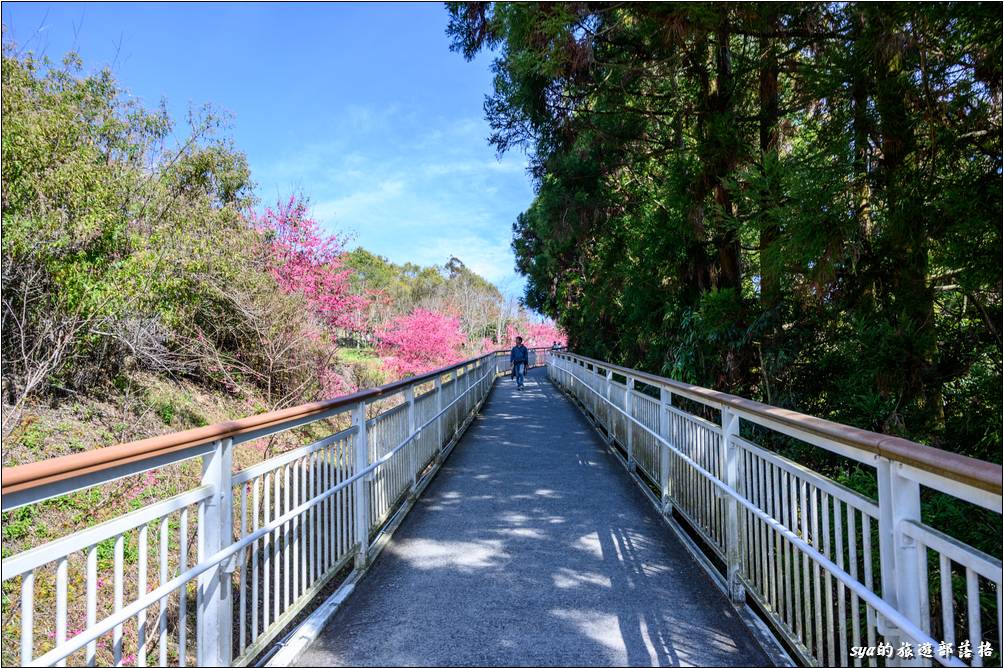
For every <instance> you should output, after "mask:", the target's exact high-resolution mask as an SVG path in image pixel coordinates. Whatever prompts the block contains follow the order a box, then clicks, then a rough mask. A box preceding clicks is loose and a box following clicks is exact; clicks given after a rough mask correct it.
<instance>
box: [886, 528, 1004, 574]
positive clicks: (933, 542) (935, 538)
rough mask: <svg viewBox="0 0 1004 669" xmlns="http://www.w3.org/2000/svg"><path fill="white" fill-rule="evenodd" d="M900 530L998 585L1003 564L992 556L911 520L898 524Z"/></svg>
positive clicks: (1003, 567)
mask: <svg viewBox="0 0 1004 669" xmlns="http://www.w3.org/2000/svg"><path fill="white" fill-rule="evenodd" d="M900 530H901V531H902V532H903V534H906V535H908V536H910V537H913V538H914V539H916V540H917V541H919V542H920V543H922V544H924V545H925V546H927V547H928V548H931V549H933V550H935V551H937V552H938V553H941V554H942V555H945V556H947V557H948V558H950V559H951V560H952V561H953V562H956V563H958V564H960V565H962V566H964V567H968V568H970V569H972V570H973V571H974V572H976V573H977V574H979V575H980V576H982V577H983V578H985V579H987V580H988V581H993V582H994V583H998V584H999V583H1000V582H1001V575H1002V573H1004V564H1002V563H1001V561H1000V560H998V559H997V558H995V557H993V556H992V555H987V554H986V553H984V552H983V551H981V550H980V549H978V548H974V547H973V546H970V545H968V544H964V543H962V542H961V541H959V540H958V539H955V538H953V537H950V536H948V535H947V534H945V533H944V532H940V531H938V530H936V529H934V528H933V527H930V526H929V525H924V524H923V523H918V522H916V521H913V520H907V521H903V522H902V523H901V524H900Z"/></svg>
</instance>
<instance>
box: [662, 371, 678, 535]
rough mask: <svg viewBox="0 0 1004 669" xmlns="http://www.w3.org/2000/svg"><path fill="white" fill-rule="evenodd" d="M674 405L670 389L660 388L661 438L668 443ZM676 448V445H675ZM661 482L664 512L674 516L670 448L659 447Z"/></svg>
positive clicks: (665, 446)
mask: <svg viewBox="0 0 1004 669" xmlns="http://www.w3.org/2000/svg"><path fill="white" fill-rule="evenodd" d="M672 404H673V393H672V392H670V391H669V389H668V388H659V436H660V437H662V438H663V439H665V440H666V441H667V442H668V443H671V444H672V443H673V442H672V440H671V435H670V430H671V426H672V415H673V414H672V413H670V411H669V407H670V406H672ZM673 445H674V446H675V445H676V444H673ZM659 455H660V458H659V482H660V483H661V484H662V512H663V514H665V515H667V516H670V515H672V514H673V491H672V488H671V487H670V483H669V446H667V445H666V444H660V445H659Z"/></svg>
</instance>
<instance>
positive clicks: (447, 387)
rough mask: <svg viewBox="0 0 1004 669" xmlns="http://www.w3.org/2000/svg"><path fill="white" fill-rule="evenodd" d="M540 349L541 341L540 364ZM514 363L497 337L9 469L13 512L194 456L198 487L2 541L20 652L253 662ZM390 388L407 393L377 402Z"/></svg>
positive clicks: (357, 560)
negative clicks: (374, 384) (238, 455)
mask: <svg viewBox="0 0 1004 669" xmlns="http://www.w3.org/2000/svg"><path fill="white" fill-rule="evenodd" d="M546 357H547V354H546V353H544V352H543V351H532V354H531V364H532V365H539V364H543V363H544V361H545V359H546ZM508 368H509V363H508V354H507V353H504V352H496V353H489V354H486V355H483V356H481V357H478V358H474V359H471V360H468V361H465V362H463V363H460V364H457V365H454V366H452V367H450V368H444V369H442V370H437V371H436V372H432V373H430V374H427V375H424V376H422V377H419V378H416V379H411V380H406V381H402V382H398V383H395V384H390V385H388V386H384V387H382V388H378V389H374V390H371V391H364V392H361V393H357V394H356V395H352V396H348V397H346V398H338V399H336V400H331V401H328V402H322V403H315V404H313V405H304V406H303V407H297V408H295V409H291V410H284V411H280V412H274V413H273V414H265V415H262V416H258V417H252V418H249V419H243V420H242V421H236V422H233V423H226V424H219V425H216V426H210V427H208V428H199V429H196V430H191V431H188V432H185V433H176V434H174V435H166V436H165V437H159V438H154V439H150V440H144V441H143V442H135V443H133V444H126V445H122V446H115V447H110V448H108V449H99V451H94V452H88V453H84V454H78V455H74V456H67V457H65V458H56V459H53V460H50V461H44V462H42V463H35V464H33V465H27V466H25V467H19V468H14V469H5V470H4V482H3V492H4V496H3V511H5V512H9V511H12V510H14V509H17V508H21V507H32V506H35V505H39V504H41V503H43V502H44V501H45V500H47V499H53V498H55V499H56V500H58V499H60V498H61V497H62V496H65V495H67V494H68V493H73V492H78V491H81V490H84V489H88V488H92V487H95V486H101V485H105V484H108V483H110V482H111V481H114V480H116V479H120V478H122V477H123V476H128V475H135V474H137V473H141V472H144V471H149V470H152V469H157V468H164V467H170V466H179V465H183V464H184V463H185V462H189V461H194V459H196V458H201V482H200V484H199V485H198V486H197V487H195V488H194V489H191V490H187V491H184V492H182V493H180V494H178V495H176V496H174V497H171V498H170V499H166V500H163V501H159V502H156V503H153V504H149V505H147V506H144V507H142V508H139V509H137V510H135V511H132V512H130V513H127V514H125V515H121V516H118V517H115V518H113V519H112V520H109V521H107V522H103V523H101V524H98V525H94V526H92V527H88V528H85V529H83V530H81V531H79V532H76V533H74V534H71V535H69V536H65V537H61V538H58V539H55V540H52V541H49V542H47V543H44V544H43V545H41V546H38V547H37V548H34V549H31V550H27V551H24V552H22V553H19V554H16V555H12V556H9V557H5V558H4V559H3V562H2V578H0V580H2V585H3V593H4V600H3V617H4V621H3V624H4V628H5V632H4V633H5V638H6V639H7V640H11V634H10V633H9V630H12V629H13V630H17V631H16V632H15V633H14V634H13V637H14V639H15V640H16V642H17V644H18V645H19V655H17V656H13V657H17V658H18V660H19V661H20V663H21V664H22V665H30V666H51V665H56V666H65V665H66V664H68V663H69V664H73V665H88V666H94V665H96V664H108V663H111V664H115V665H116V666H122V665H134V666H146V665H148V664H158V665H177V666H185V665H186V664H192V663H196V664H199V665H216V666H228V665H243V664H247V663H249V662H251V661H252V660H254V659H255V658H256V657H257V656H259V655H260V654H261V653H262V652H263V651H265V650H266V649H267V647H268V646H269V645H270V644H271V643H273V642H274V641H275V640H276V637H277V636H278V635H279V634H280V633H281V632H282V631H283V630H284V629H285V628H286V627H287V626H288V625H289V624H290V623H291V622H293V620H294V619H295V618H296V617H297V616H298V615H299V614H300V613H301V612H302V611H303V610H304V608H305V607H307V606H308V605H310V603H311V602H312V600H314V599H315V598H316V596H317V595H318V594H320V593H321V592H322V591H324V589H325V587H326V586H328V585H329V583H330V582H331V581H332V580H333V579H336V578H338V577H339V576H343V575H344V574H345V572H346V571H348V570H349V569H355V570H361V569H365V568H366V565H367V562H368V560H369V559H370V557H371V553H372V551H371V550H370V549H371V546H372V544H373V542H374V540H375V539H376V536H377V534H378V533H379V532H380V531H382V528H383V527H384V526H385V525H386V524H387V523H388V520H389V519H390V518H391V517H392V516H393V515H394V514H395V513H396V512H397V511H398V510H400V509H404V510H405V511H406V510H407V508H408V507H407V506H405V502H406V501H407V500H409V499H413V498H414V496H415V495H416V494H417V493H418V492H419V491H420V488H421V487H422V486H423V485H424V483H425V482H426V481H428V479H429V478H430V477H431V476H432V474H434V473H435V471H436V470H437V469H438V466H439V464H440V462H441V461H442V458H443V456H444V453H445V452H446V450H447V449H448V448H449V447H450V446H451V445H452V444H453V443H455V442H456V440H457V439H458V438H459V435H460V434H461V433H462V432H463V430H464V429H465V428H466V426H467V424H468V423H469V421H470V420H471V419H472V417H473V415H474V413H475V412H476V411H477V409H478V408H479V407H480V405H481V403H483V402H484V400H485V398H486V397H487V394H488V392H489V390H490V389H491V387H492V384H493V382H494V380H495V378H496V376H497V375H498V374H500V373H504V372H505V371H507V370H508ZM387 400H389V401H390V402H389V403H395V402H396V406H393V407H392V408H389V409H386V410H382V411H379V413H376V415H370V414H372V413H373V412H374V411H377V410H379V408H380V407H379V405H378V402H380V403H384V402H386V401H387ZM385 405H386V404H384V406H385ZM320 421H331V422H334V423H336V424H338V423H340V424H342V425H344V426H345V428H344V429H340V430H338V431H336V432H335V433H333V434H330V435H329V436H326V437H324V438H322V439H319V440H317V441H315V442H313V443H310V444H308V445H306V446H302V447H300V448H297V449H295V450H292V451H289V452H286V453H283V454H281V455H278V456H276V457H273V458H271V459H269V460H267V461H265V462H262V463H260V464H258V465H255V466H252V467H249V468H247V469H244V470H243V471H240V472H237V473H233V471H232V462H233V450H234V448H235V447H236V446H237V445H239V444H240V443H242V442H248V441H251V440H254V439H261V438H263V437H267V436H270V435H274V434H277V433H279V432H284V431H287V430H290V429H292V428H295V427H300V426H304V425H307V424H310V423H319V422H320ZM321 424H331V423H321ZM50 503H52V502H50ZM5 553H6V551H5ZM41 600H45V606H42V607H39V606H38V604H39V602H40V601H41ZM37 611H39V612H41V613H43V614H44V616H45V619H40V618H39V617H37V616H36V612H37ZM5 652H9V653H13V652H14V649H10V650H9V651H5ZM6 657H12V655H7V656H6Z"/></svg>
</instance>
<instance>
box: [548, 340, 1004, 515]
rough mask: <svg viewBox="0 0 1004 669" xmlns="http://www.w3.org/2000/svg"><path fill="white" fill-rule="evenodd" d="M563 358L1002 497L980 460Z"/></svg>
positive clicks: (998, 479)
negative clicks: (780, 425) (663, 387)
mask: <svg viewBox="0 0 1004 669" xmlns="http://www.w3.org/2000/svg"><path fill="white" fill-rule="evenodd" d="M560 355H566V356H569V359H571V357H575V358H577V359H579V360H583V361H585V362H588V363H590V364H592V365H594V366H597V367H602V368H603V369H609V370H613V371H615V372H617V373H618V374H623V375H628V376H631V377H632V378H635V379H640V380H642V381H644V382H646V383H650V384H652V385H655V386H666V387H668V388H669V389H670V390H676V391H679V392H680V394H681V395H684V396H690V397H694V398H697V399H698V400H699V401H701V400H703V401H706V402H707V403H709V404H712V405H717V406H719V407H721V406H724V407H728V408H730V409H734V410H738V411H741V412H743V413H745V414H748V415H751V416H756V417H759V418H763V419H765V420H769V421H773V422H775V423H781V424H783V425H787V426H789V427H792V428H796V429H798V430H801V431H803V432H808V433H810V434H813V435H816V436H819V437H825V438H826V439H830V440H832V441H836V442H839V443H841V444H845V445H847V446H852V447H854V448H859V449H861V450H864V451H867V452H869V453H874V454H876V455H879V456H881V457H884V458H888V459H889V460H892V461H894V462H902V463H903V464H906V465H910V466H912V467H917V468H918V469H923V470H925V471H929V472H933V473H935V474H939V475H941V476H945V477H948V478H950V479H952V480H955V481H959V482H961V483H966V484H968V485H972V486H975V487H977V488H980V489H981V490H987V491H989V492H992V493H994V494H996V495H1000V494H1001V493H1002V479H1004V470H1002V468H1001V466H1000V465H997V464H994V463H992V462H986V461H984V460H977V459H976V458H971V457H968V456H966V455H961V454H959V453H952V452H951V451H945V450H942V449H940V448H934V447H933V446H926V445H924V444H919V443H917V442H915V441H910V440H909V439H903V438H902V437H896V436H892V435H888V434H881V433H879V432H871V431H869V430H863V429H861V428H857V427H852V426H850V425H844V424H842V423H836V422H833V421H830V420H826V419H825V418H817V417H815V416H809V415H807V414H803V413H799V412H797V411H792V410H790V409H782V408H780V407H775V406H771V405H769V404H764V403H762V402H757V401H755V400H751V399H746V398H745V397H739V396H737V395H730V394H728V393H723V392H719V391H717V390H711V389H710V388H704V387H702V386H695V385H692V384H689V383H683V382H681V381H675V380H673V379H669V378H666V377H664V376H657V375H655V374H650V373H648V372H642V371H638V370H635V369H630V368H628V367H621V366H620V365H614V364H611V363H609V362H604V361H602V360H596V359H594V358H589V357H586V356H584V355H578V354H575V353H570V352H566V351H562V352H561V353H560Z"/></svg>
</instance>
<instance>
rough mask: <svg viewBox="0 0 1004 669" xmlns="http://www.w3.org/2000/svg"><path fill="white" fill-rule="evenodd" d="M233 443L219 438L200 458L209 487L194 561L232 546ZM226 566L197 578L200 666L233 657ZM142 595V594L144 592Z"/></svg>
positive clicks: (226, 661) (230, 596)
mask: <svg viewBox="0 0 1004 669" xmlns="http://www.w3.org/2000/svg"><path fill="white" fill-rule="evenodd" d="M232 469H233V440H231V439H221V440H219V441H217V442H215V443H214V444H213V450H212V451H211V452H210V453H208V454H207V455H204V456H203V457H202V485H206V486H212V494H211V495H210V496H209V497H207V498H206V501H205V503H204V507H203V515H202V518H203V522H204V523H205V526H204V527H201V528H199V530H200V531H199V533H198V561H199V562H201V561H203V560H205V559H206V558H207V557H209V556H210V555H215V554H216V553H218V552H220V551H221V550H223V549H224V548H227V547H228V546H230V544H232V543H233V528H232V525H231V524H232V522H233V487H232V484H231V478H230V477H231V471H232ZM227 567H228V565H227V563H222V562H221V563H218V564H216V565H214V566H213V568H211V569H209V570H207V571H205V572H203V573H202V574H201V575H199V578H198V586H197V587H198V594H197V597H198V602H197V606H198V608H199V610H201V612H202V615H200V616H198V621H197V637H196V640H197V644H196V657H197V659H198V662H199V665H200V666H223V667H225V666H228V665H229V664H230V661H231V658H232V656H233V648H232V634H231V630H232V629H233V612H234V607H233V588H232V587H231V583H230V580H231V576H230V575H231V573H232V572H233V569H228V568H227ZM144 594H145V593H144Z"/></svg>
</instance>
